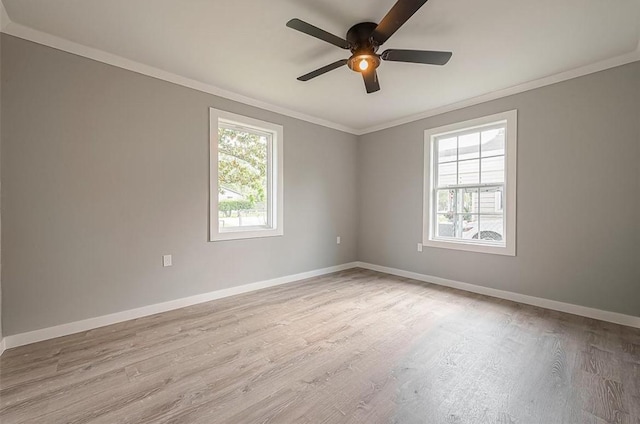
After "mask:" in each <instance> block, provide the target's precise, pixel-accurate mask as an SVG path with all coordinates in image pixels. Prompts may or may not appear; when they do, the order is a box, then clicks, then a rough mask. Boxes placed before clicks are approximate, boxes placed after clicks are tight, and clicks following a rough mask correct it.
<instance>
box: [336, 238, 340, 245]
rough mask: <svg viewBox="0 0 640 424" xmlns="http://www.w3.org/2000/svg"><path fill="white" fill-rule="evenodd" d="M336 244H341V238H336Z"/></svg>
mask: <svg viewBox="0 0 640 424" xmlns="http://www.w3.org/2000/svg"><path fill="white" fill-rule="evenodd" d="M336 244H340V236H338V237H336Z"/></svg>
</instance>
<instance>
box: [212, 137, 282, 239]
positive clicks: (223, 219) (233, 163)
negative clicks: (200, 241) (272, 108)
mask: <svg viewBox="0 0 640 424" xmlns="http://www.w3.org/2000/svg"><path fill="white" fill-rule="evenodd" d="M269 138H270V137H269V136H267V135H264V134H260V133H253V132H251V131H247V130H242V129H231V128H224V127H221V128H218V188H219V189H218V226H219V229H220V230H224V229H229V228H234V227H236V228H237V227H254V226H265V225H268V223H269V220H268V217H267V202H268V196H269V193H267V186H268V178H267V175H268V174H267V172H268V169H267V159H268V155H269V153H268V152H269V144H270V140H269Z"/></svg>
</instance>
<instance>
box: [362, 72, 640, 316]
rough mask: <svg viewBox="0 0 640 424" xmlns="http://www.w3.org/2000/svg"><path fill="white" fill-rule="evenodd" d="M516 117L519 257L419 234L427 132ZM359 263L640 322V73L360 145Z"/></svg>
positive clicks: (599, 78) (540, 93)
mask: <svg viewBox="0 0 640 424" xmlns="http://www.w3.org/2000/svg"><path fill="white" fill-rule="evenodd" d="M511 109H518V194H517V202H518V213H517V220H518V228H517V256H516V257H505V256H498V255H488V254H476V253H470V252H459V251H451V250H445V249H437V248H426V247H425V249H424V251H423V252H422V253H418V252H417V249H416V244H417V243H418V242H420V241H421V234H422V175H423V132H424V130H425V129H427V128H433V127H438V126H441V125H446V124H450V123H453V122H457V121H462V120H467V119H472V118H476V117H480V116H484V115H489V114H493V113H497V112H502V111H506V110H511ZM358 157H359V164H358V166H359V172H358V188H359V208H360V212H359V217H360V222H359V233H358V234H359V239H358V259H359V260H361V261H365V262H371V263H374V264H379V265H384V266H389V267H395V268H400V269H403V270H408V271H414V272H419V273H424V274H428V275H433V276H438V277H442V278H448V279H453V280H458V281H463V282H467V283H472V284H477V285H481V286H486V287H492V288H496V289H501V290H508V291H512V292H517V293H522V294H527V295H532V296H538V297H542V298H547V299H553V300H559V301H564V302H569V303H574V304H578V305H584V306H590V307H595V308H599V309H604V310H610V311H616V312H621V313H625V314H631V315H636V316H640V212H639V211H640V62H636V63H633V64H629V65H626V66H622V67H618V68H614V69H611V70H607V71H604V72H600V73H597V74H592V75H588V76H585V77H581V78H577V79H573V80H569V81H565V82H562V83H559V84H556V85H552V86H547V87H543V88H540V89H537V90H533V91H529V92H525V93H522V94H518V95H514V96H511V97H506V98H503V99H499V100H495V101H491V102H488V103H484V104H481V105H478V106H474V107H469V108H466V109H462V110H458V111H454V112H451V113H447V114H443V115H439V116H436V117H432V118H428V119H424V120H421V121H418V122H413V123H410V124H406V125H402V126H399V127H395V128H392V129H388V130H385V131H380V132H376V133H372V134H368V135H365V136H363V137H361V138H360V140H359V142H358Z"/></svg>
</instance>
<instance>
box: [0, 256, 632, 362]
mask: <svg viewBox="0 0 640 424" xmlns="http://www.w3.org/2000/svg"><path fill="white" fill-rule="evenodd" d="M356 267H359V268H364V269H369V270H372V271H378V272H384V273H386V274H391V275H397V276H399V277H405V278H411V279H414V280H418V281H424V282H427V283H433V284H437V285H440V286H445V287H451V288H455V289H459V290H464V291H468V292H471V293H478V294H483V295H486V296H491V297H496V298H499V299H505V300H511V301H513V302H519V303H524V304H527V305H532V306H538V307H541V308H545V309H551V310H554V311H559V312H566V313H569V314H573V315H579V316H584V317H587V318H593V319H597V320H601V321H607V322H612V323H615V324H621V325H627V326H629V327H635V328H640V317H636V316H632V315H625V314H620V313H617V312H610V311H603V310H600V309H595V308H589V307H586V306H579V305H574V304H571V303H564V302H558V301H556V300H549V299H543V298H540V297H535V296H528V295H524V294H519V293H514V292H509V291H505V290H498V289H492V288H489V287H483V286H477V285H475V284H469V283H463V282H460V281H455V280H449V279H446V278H441V277H435V276H432V275H426V274H419V273H417V272H411V271H405V270H401V269H397V268H390V267H386V266H381V265H375V264H370V263H367V262H350V263H346V264H342V265H336V266H332V267H328V268H322V269H316V270H313V271H308V272H302V273H300V274H293V275H287V276H284V277H279V278H274V279H271V280H265V281H259V282H255V283H250V284H245V285H242V286H238V287H231V288H228V289H223V290H216V291H213V292H209V293H203V294H199V295H195V296H190V297H185V298H181V299H176V300H171V301H168V302H163V303H157V304H154V305H148V306H143V307H141V308H136V309H131V310H128V311H122V312H116V313H113V314H109V315H103V316H99V317H94V318H89V319H85V320H82V321H75V322H70V323H67V324H61V325H57V326H54V327H48V328H43V329H40V330H34V331H30V332H27V333H20V334H14V335H10V336H6V337H4V338H3V339H2V340H0V355H1V354H2V352H4V351H5V349H11V348H14V347H18V346H24V345H27V344H31V343H35V342H39V341H43V340H48V339H54V338H56V337H62V336H67V335H69V334H74V333H79V332H82V331H87V330H92V329H94V328H99V327H104V326H106V325H111V324H116V323H119V322H123V321H128V320H132V319H136V318H142V317H145V316H149V315H154V314H158V313H161V312H167V311H171V310H174V309H179V308H184V307H186V306H191V305H196V304H198V303H204V302H209V301H211V300H216V299H222V298H224V297H229V296H234V295H236V294H242V293H248V292H251V291H255V290H260V289H264V288H268V287H274V286H279V285H282V284H287V283H292V282H295V281H299V280H304V279H306V278H312V277H317V276H320V275H325V274H330V273H332V272H338V271H344V270H346V269H350V268H356Z"/></svg>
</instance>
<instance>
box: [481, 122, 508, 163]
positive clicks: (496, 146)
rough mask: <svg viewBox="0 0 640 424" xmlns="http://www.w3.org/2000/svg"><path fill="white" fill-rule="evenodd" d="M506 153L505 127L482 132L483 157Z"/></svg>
mask: <svg viewBox="0 0 640 424" xmlns="http://www.w3.org/2000/svg"><path fill="white" fill-rule="evenodd" d="M497 155H504V128H500V129H494V130H487V131H483V132H482V157H483V158H484V157H487V156H497Z"/></svg>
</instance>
